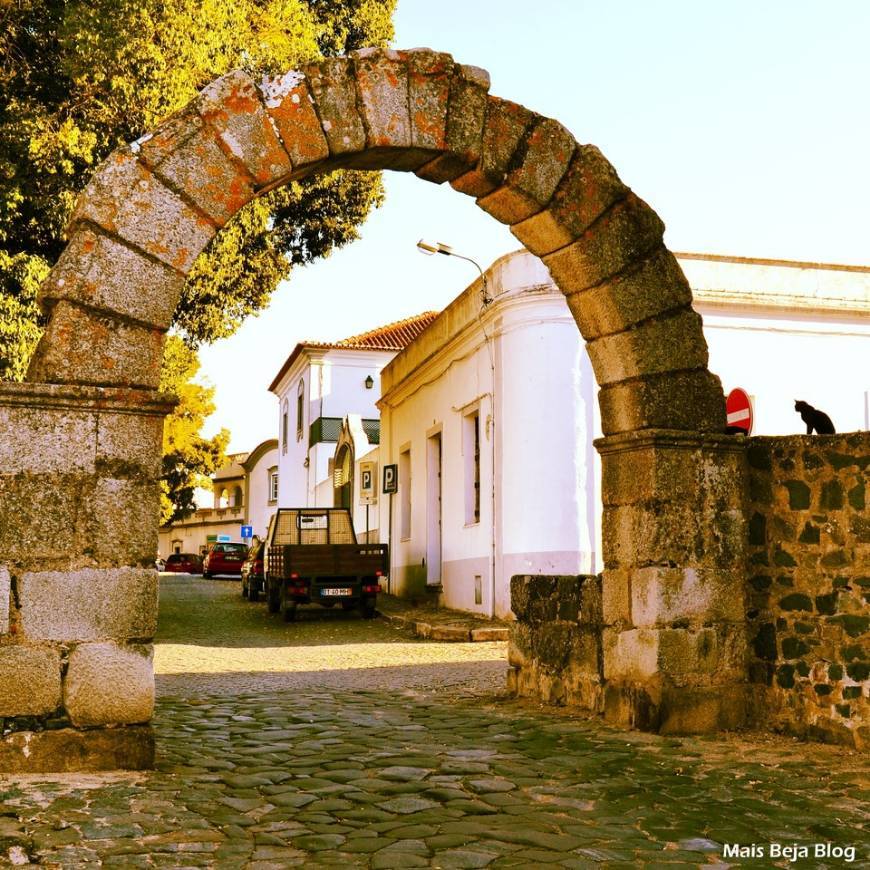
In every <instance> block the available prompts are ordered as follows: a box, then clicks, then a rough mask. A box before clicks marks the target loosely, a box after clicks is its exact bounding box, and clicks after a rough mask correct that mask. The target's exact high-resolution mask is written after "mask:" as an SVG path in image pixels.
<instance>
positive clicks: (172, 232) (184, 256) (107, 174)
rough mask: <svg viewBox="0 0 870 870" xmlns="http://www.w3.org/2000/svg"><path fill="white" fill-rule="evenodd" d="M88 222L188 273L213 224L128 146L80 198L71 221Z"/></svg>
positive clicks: (116, 153)
mask: <svg viewBox="0 0 870 870" xmlns="http://www.w3.org/2000/svg"><path fill="white" fill-rule="evenodd" d="M82 221H92V222H93V223H95V224H98V225H99V226H101V227H103V228H104V229H106V230H109V232H111V233H113V234H114V235H117V236H120V237H121V238H122V239H125V240H126V241H128V242H130V243H131V244H132V245H133V246H134V247H136V248H138V249H139V250H140V251H144V252H145V253H147V254H150V255H151V256H152V257H155V258H156V259H158V260H160V261H161V262H163V263H166V264H167V265H168V266H171V267H172V268H173V269H175V270H176V271H177V272H180V273H182V274H184V275H186V274H187V273H188V272H189V271H190V268H191V266H193V263H194V261H195V260H196V258H197V257H198V256H199V254H200V252H201V251H202V250H203V248H205V246H206V245H207V244H208V243H209V242H210V241H211V239H212V237H213V236H214V234H215V226H214V224H212V223H211V222H210V221H208V220H206V219H205V217H203V216H202V215H201V214H200V213H199V212H197V211H196V210H194V209H193V208H191V207H190V206H189V205H188V204H187V203H186V202H184V200H183V199H181V197H179V196H178V195H176V194H175V193H173V192H172V191H171V190H169V188H167V187H166V186H165V185H164V184H162V183H161V182H160V180H159V179H158V178H157V177H156V176H155V175H154V174H153V173H152V172H151V171H150V170H148V169H147V167H145V166H144V165H143V164H142V163H140V162H139V160H138V159H137V157H136V154H135V153H134V152H133V151H132V150H131V149H130V148H129V147H125V148H119V149H118V150H116V151H113V152H112V154H110V155H109V157H108V158H107V159H106V160H105V161H104V162H103V164H102V165H101V166H100V168H99V169H98V170H97V171H96V173H95V174H94V176H93V177H92V178H91V180H90V182H89V183H88V186H87V187H86V188H85V189H84V191H83V193H82V194H81V195H80V196H79V199H78V203H77V204H76V208H75V211H74V212H73V214H72V218H71V225H72V226H75V225H76V224H78V223H80V222H82Z"/></svg>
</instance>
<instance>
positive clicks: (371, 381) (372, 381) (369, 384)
mask: <svg viewBox="0 0 870 870" xmlns="http://www.w3.org/2000/svg"><path fill="white" fill-rule="evenodd" d="M365 385H366V389H367V390H370V389H371V388H372V387H373V386H374V385H375V379H374V378H373V377H372V376H371V375H369V376H368V377H367V378H366V379H365Z"/></svg>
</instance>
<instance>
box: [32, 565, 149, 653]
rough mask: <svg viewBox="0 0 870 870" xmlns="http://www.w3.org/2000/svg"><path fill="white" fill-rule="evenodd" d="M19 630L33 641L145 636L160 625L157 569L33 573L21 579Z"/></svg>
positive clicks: (123, 638) (120, 638) (90, 639)
mask: <svg viewBox="0 0 870 870" xmlns="http://www.w3.org/2000/svg"><path fill="white" fill-rule="evenodd" d="M18 585H19V589H18V593H19V605H20V613H19V615H20V624H21V633H22V635H23V636H24V637H25V638H27V639H28V640H32V641H42V640H50V641H95V640H129V639H136V640H146V639H150V638H152V637H153V636H154V632H155V631H156V629H157V571H156V570H152V569H147V568H107V569H97V568H83V569H80V570H77V571H38V572H36V571H34V572H28V573H24V574H23V575H22V576H21V577H20V578H19V581H18Z"/></svg>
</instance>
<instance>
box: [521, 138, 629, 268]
mask: <svg viewBox="0 0 870 870" xmlns="http://www.w3.org/2000/svg"><path fill="white" fill-rule="evenodd" d="M628 193H629V189H628V188H627V187H626V186H625V185H624V184H623V183H622V182H621V181H620V180H619V176H618V175H617V174H616V170H615V169H614V168H613V167H612V166H611V165H610V163H609V162H608V161H607V159H606V158H605V157H604V155H603V154H602V153H601V152H600V151H599V150H598V149H597V148H596V147H595V146H594V145H578V146H577V150H576V151H575V152H574V156H573V158H572V160H571V164H570V166H569V167H568V171H567V172H566V173H565V175H564V177H563V178H562V181H561V183H560V184H559V186H558V187H557V188H556V192H555V193H554V194H553V198H552V199H551V200H550V203H549V205H548V206H547V208H546V209H544V211H541V212H539V213H538V214H536V215H534V216H532V217H529V218H527V219H526V220H524V221H522V222H520V223H518V224H515V225H514V226H512V227H511V232H512V233H513V234H514V235H515V236H516V237H517V238H518V239H519V240H520V241H521V242H522V243H523V245H524V246H525V247H526V248H528V250H530V251H531V252H532V253H533V254H535V256H538V257H544V256H546V255H547V254H552V253H553V252H554V251H557V250H559V248H564V247H565V246H566V245H570V244H571V243H572V242H573V241H574V240H575V239H577V238H579V237H580V236H582V235H583V233H585V232H586V230H588V229H589V227H590V226H592V224H593V223H594V222H595V221H596V220H597V219H598V218H599V217H600V216H601V215H602V214H604V212H606V211H607V210H608V209H609V208H610V207H611V206H613V205H614V204H615V203H616V202H618V201H619V200H621V199H624V198H625V197H626V196H627V195H628Z"/></svg>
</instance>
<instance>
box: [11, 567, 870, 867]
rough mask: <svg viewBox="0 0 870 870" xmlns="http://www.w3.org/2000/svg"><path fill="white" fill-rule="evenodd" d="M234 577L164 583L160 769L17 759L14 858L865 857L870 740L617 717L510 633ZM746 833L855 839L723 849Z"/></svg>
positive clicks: (748, 840)
mask: <svg viewBox="0 0 870 870" xmlns="http://www.w3.org/2000/svg"><path fill="white" fill-rule="evenodd" d="M237 590H238V586H237V584H236V583H234V582H231V581H202V580H189V579H186V578H185V579H180V578H173V579H170V580H166V581H164V582H163V588H162V600H161V622H160V631H159V637H158V648H157V654H156V663H157V669H158V671H159V674H158V688H159V692H160V698H159V701H158V706H157V716H156V723H155V724H156V728H157V732H158V735H159V752H160V761H159V769H158V770H157V771H156V772H154V773H149V774H137V775H130V774H120V775H119V774H116V775H111V776H90V777H82V776H79V777H68V778H47V779H46V778H42V779H30V780H28V781H26V782H17V783H11V782H3V781H0V856H3V855H5V856H6V860H7V863H11V861H13V860H14V861H18V862H25V861H27V860H28V857H31V858H32V859H33V860H34V861H38V862H39V864H40V866H49V867H70V868H77V867H88V866H106V867H110V866H113V867H173V868H181V867H221V868H223V867H227V868H242V867H243V868H250V870H255V868H283V867H290V866H305V867H309V866H344V867H372V868H389V870H392V868H403V867H440V868H462V867H465V868H473V867H492V868H496V867H541V866H543V865H548V864H552V865H554V866H563V867H614V868H616V867H620V868H621V867H638V868H641V867H642V868H647V867H649V868H656V867H671V866H682V867H687V866H704V867H710V866H727V865H732V866H747V867H771V866H783V867H785V866H795V867H810V866H812V867H843V866H850V867H856V866H868V852H867V845H868V843H870V836H868V813H867V809H868V805H867V802H866V794H862V792H861V785H862V783H863V784H864V785H865V786H866V782H867V779H866V760H865V759H863V758H861V757H859V755H858V754H857V753H850V752H847V751H846V750H842V749H837V748H831V747H823V746H808V745H805V744H800V743H797V742H795V741H792V740H781V739H776V738H772V737H763V736H758V735H756V736H742V737H739V738H738V737H735V736H731V737H727V738H715V739H714V738H705V739H665V738H660V737H657V736H653V735H645V734H637V733H625V732H619V731H615V730H612V729H607V728H604V727H603V726H601V725H600V724H598V723H596V722H590V721H587V720H583V719H579V718H576V717H572V716H568V715H566V714H564V713H561V712H559V711H553V710H549V709H538V708H536V707H535V706H533V705H523V704H520V703H517V702H513V701H508V700H505V699H504V698H501V697H499V695H498V692H497V690H496V688H495V687H496V686H497V684H498V680H497V679H496V677H497V676H498V675H499V674H500V673H501V672H502V669H503V667H504V664H503V655H504V649H503V646H500V645H498V644H493V645H489V644H474V645H472V644H468V645H463V644H438V643H431V642H426V641H420V640H414V639H411V638H410V637H408V636H407V635H404V634H401V633H399V632H397V631H395V630H394V629H391V628H389V627H388V626H386V625H384V624H382V623H379V622H377V621H376V622H374V623H372V622H364V621H362V620H360V619H358V618H356V617H354V616H350V615H342V614H333V613H325V614H324V613H323V612H317V615H318V618H317V619H308V620H305V621H303V622H301V623H299V624H297V625H290V626H285V625H284V624H283V623H281V622H279V621H278V620H277V619H272V618H270V617H268V616H267V615H266V613H265V609H264V608H262V607H260V606H255V605H249V604H247V603H246V602H243V601H242V600H241V598H238V599H237V598H236V596H237ZM323 617H325V618H323ZM346 662H349V663H350V666H349V667H347V669H344V663H346ZM245 668H246V669H247V670H244V669H245ZM445 671H449V672H450V673H451V674H452V676H450V677H449V678H445V677H444V676H443V674H444V672H445ZM237 681H238V682H237ZM725 843H740V844H744V845H746V846H748V845H750V844H753V843H755V844H763V848H764V849H765V852H766V853H767V852H768V850H769V846H768V844H770V843H780V844H783V845H792V844H795V843H798V844H800V845H802V846H807V847H810V848H811V847H812V846H813V844H815V843H820V844H826V843H830V844H834V846H836V847H840V848H842V847H849V846H854V847H856V848H857V849H858V854H857V855H856V857H855V860H854V861H852V862H851V863H848V864H847V863H844V861H843V860H841V859H839V860H838V859H814V858H811V859H809V860H807V861H802V862H799V863H797V864H795V865H789V864H788V862H787V861H786V860H785V859H784V858H783V859H778V858H770V857H769V854H768V857H765V858H762V859H757V860H740V859H730V860H723V844H725ZM861 850H863V851H861ZM2 863H3V857H0V864H2Z"/></svg>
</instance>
